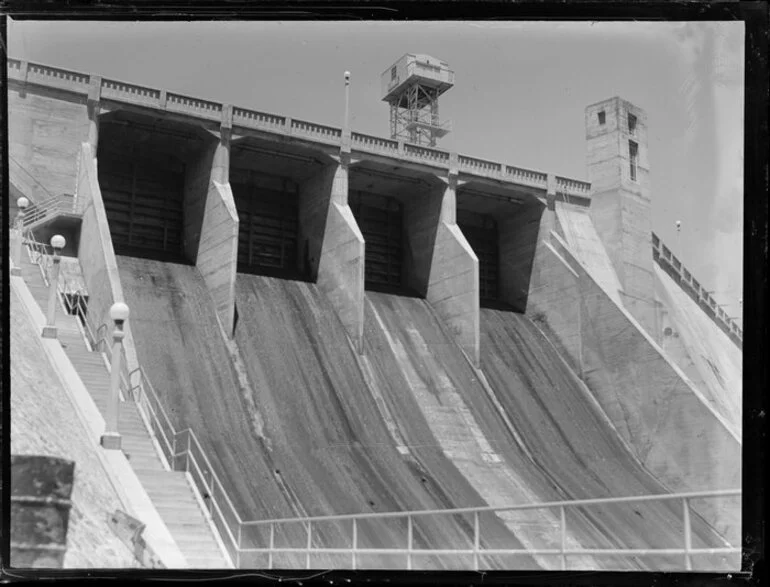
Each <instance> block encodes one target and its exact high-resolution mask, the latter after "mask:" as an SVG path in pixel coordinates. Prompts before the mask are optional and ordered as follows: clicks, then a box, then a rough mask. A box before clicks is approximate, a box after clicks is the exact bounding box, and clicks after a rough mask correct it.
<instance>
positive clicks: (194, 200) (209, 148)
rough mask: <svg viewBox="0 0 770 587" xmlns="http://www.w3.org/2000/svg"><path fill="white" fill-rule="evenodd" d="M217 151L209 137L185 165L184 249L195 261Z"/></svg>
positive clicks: (214, 143) (188, 256) (186, 254)
mask: <svg viewBox="0 0 770 587" xmlns="http://www.w3.org/2000/svg"><path fill="white" fill-rule="evenodd" d="M216 151H217V143H216V142H215V141H214V138H213V137H207V141H206V143H205V145H204V146H203V147H202V148H201V149H200V150H199V151H198V152H197V153H195V154H193V155H192V157H191V160H190V162H189V163H188V164H187V165H186V167H185V178H184V179H185V181H184V250H185V256H186V257H187V258H188V259H189V260H190V261H195V260H196V259H197V257H198V249H199V246H200V241H201V238H202V232H203V218H204V216H205V211H206V204H207V202H208V194H209V191H210V186H211V171H212V165H213V163H214V155H215V153H216Z"/></svg>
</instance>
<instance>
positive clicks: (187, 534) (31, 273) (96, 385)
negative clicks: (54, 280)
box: [21, 251, 232, 569]
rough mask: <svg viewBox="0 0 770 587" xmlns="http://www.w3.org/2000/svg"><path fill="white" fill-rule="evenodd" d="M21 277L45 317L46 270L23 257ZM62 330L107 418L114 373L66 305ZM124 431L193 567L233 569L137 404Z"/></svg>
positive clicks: (137, 468)
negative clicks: (91, 347)
mask: <svg viewBox="0 0 770 587" xmlns="http://www.w3.org/2000/svg"><path fill="white" fill-rule="evenodd" d="M21 273H22V278H23V279H24V281H25V283H26V284H27V287H28V288H29V291H30V292H31V294H32V296H33V297H34V298H35V300H36V301H37V303H38V305H39V306H40V308H41V309H42V310H43V313H44V314H45V313H46V308H47V304H48V287H47V286H46V285H45V281H44V280H43V276H42V275H41V273H40V268H39V267H38V265H36V264H35V263H32V262H31V261H30V259H29V255H28V254H27V252H26V251H23V253H22V259H21ZM56 328H57V332H58V339H59V341H60V342H61V345H62V348H63V349H64V352H65V353H66V354H67V356H68V357H69V359H70V361H71V362H72V365H73V366H74V367H75V370H76V371H77V373H78V375H79V376H80V378H81V380H82V381H83V384H84V385H85V387H86V389H88V391H89V393H90V394H91V397H92V398H93V400H94V403H95V404H96V406H97V408H98V409H99V411H100V412H101V413H102V414H106V413H107V405H108V395H109V389H110V373H109V370H108V368H107V363H106V361H105V358H104V355H103V354H102V353H101V352H92V351H90V350H89V348H88V345H87V344H86V341H85V339H84V337H83V334H82V332H81V330H80V326H79V324H78V318H77V317H76V316H71V315H68V314H66V313H65V312H64V310H63V308H62V307H61V305H60V306H59V307H57V310H56ZM118 430H119V432H120V434H121V436H122V450H123V452H124V453H125V455H126V458H127V459H128V461H129V463H130V464H131V467H132V468H133V470H134V472H135V473H136V476H137V477H138V478H139V481H140V482H141V483H142V486H143V487H144V488H145V490H146V491H147V495H148V496H149V497H150V499H151V500H152V503H153V504H154V505H155V509H156V510H157V511H158V514H160V517H161V519H162V520H163V522H164V523H165V524H166V527H167V528H168V530H169V532H170V533H171V536H172V537H173V538H174V541H175V542H176V543H177V545H178V546H179V549H180V551H181V552H182V554H183V555H184V557H185V558H186V559H187V562H188V565H189V567H190V568H196V569H204V568H206V569H222V568H231V567H232V565H231V564H230V562H229V561H228V560H227V558H226V557H225V556H224V554H223V553H222V550H221V548H220V546H219V543H218V541H217V538H216V537H215V536H214V533H213V531H212V529H211V526H210V524H209V521H208V519H207V518H206V516H205V515H204V513H203V511H202V509H201V507H200V505H199V501H198V499H197V497H196V495H195V494H194V493H193V491H194V490H193V488H192V486H191V484H190V482H189V481H188V477H187V474H186V473H184V472H180V471H169V470H167V469H166V468H165V466H164V464H163V462H162V461H161V460H160V457H159V456H158V453H157V451H156V450H155V447H154V446H153V442H152V440H151V439H150V436H149V433H148V432H147V428H146V426H145V425H144V422H143V420H142V417H141V416H140V414H139V410H138V408H137V405H136V404H135V403H134V402H133V401H130V400H129V401H123V402H121V404H120V421H119V424H118Z"/></svg>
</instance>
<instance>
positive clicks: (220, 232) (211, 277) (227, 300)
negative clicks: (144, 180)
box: [196, 181, 238, 332]
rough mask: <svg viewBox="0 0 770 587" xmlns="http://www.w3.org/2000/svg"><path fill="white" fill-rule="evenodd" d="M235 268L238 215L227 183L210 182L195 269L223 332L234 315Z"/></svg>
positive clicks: (231, 322) (231, 326)
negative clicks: (215, 310)
mask: <svg viewBox="0 0 770 587" xmlns="http://www.w3.org/2000/svg"><path fill="white" fill-rule="evenodd" d="M237 264H238V211H237V210H236V209H235V202H234V200H233V192H232V190H231V189H230V184H229V183H219V182H216V181H212V182H211V184H210V185H209V190H208V195H207V197H206V208H205V211H204V214H203V226H202V228H201V238H200V241H199V245H198V254H197V256H196V265H197V267H198V269H199V270H200V272H201V275H202V276H203V280H204V281H205V282H206V285H207V286H208V288H209V291H210V292H211V295H212V297H213V298H214V304H215V305H216V308H217V314H218V315H219V319H220V320H221V321H222V324H223V325H224V326H225V328H226V329H227V331H228V332H229V331H231V330H232V328H233V320H234V315H235V272H236V267H237Z"/></svg>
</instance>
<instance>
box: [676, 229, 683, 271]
mask: <svg viewBox="0 0 770 587" xmlns="http://www.w3.org/2000/svg"><path fill="white" fill-rule="evenodd" d="M681 231H682V221H681V220H677V221H676V253H677V255H679V262H680V263H681V262H682V249H681V248H680V244H679V233H680V232H681Z"/></svg>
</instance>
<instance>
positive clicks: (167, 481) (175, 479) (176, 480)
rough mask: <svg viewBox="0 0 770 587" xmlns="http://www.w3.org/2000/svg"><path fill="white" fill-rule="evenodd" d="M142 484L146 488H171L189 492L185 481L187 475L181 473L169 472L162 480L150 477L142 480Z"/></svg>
mask: <svg viewBox="0 0 770 587" xmlns="http://www.w3.org/2000/svg"><path fill="white" fill-rule="evenodd" d="M142 483H145V484H146V485H147V486H148V487H152V488H161V487H173V488H176V489H186V490H188V491H189V490H190V484H189V483H188V481H187V475H186V474H185V473H182V472H181V471H169V472H168V475H166V476H165V477H163V478H160V477H150V478H147V479H142Z"/></svg>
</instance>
